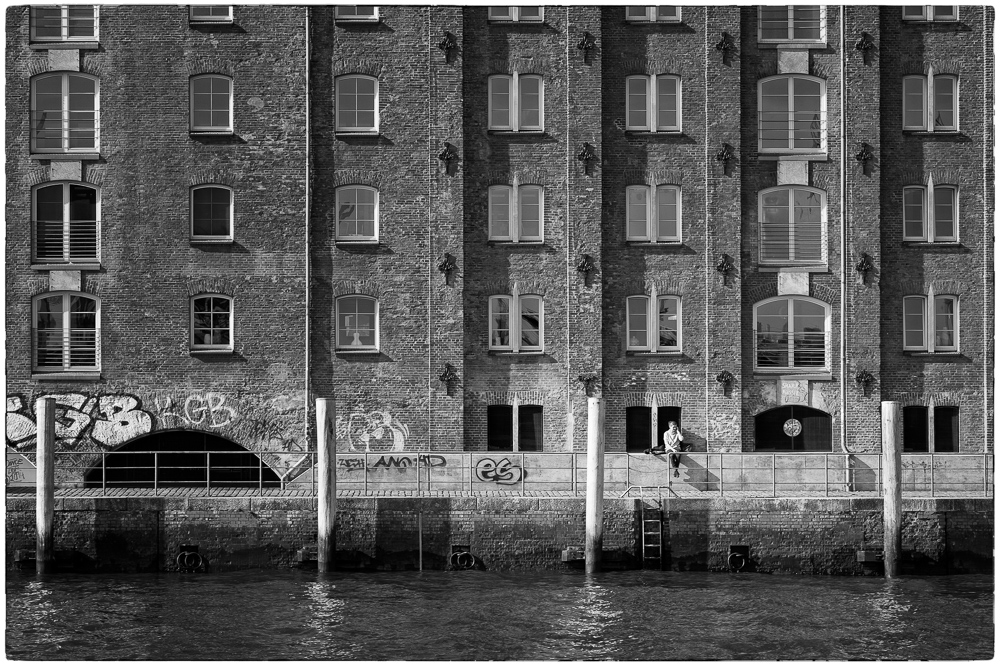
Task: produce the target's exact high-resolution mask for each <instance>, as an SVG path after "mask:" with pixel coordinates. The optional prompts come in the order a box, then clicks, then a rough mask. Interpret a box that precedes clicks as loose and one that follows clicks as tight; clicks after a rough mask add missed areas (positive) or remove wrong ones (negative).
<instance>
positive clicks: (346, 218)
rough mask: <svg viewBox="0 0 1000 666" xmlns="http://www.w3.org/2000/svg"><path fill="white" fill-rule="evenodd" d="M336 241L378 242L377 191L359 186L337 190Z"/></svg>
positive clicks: (346, 186)
mask: <svg viewBox="0 0 1000 666" xmlns="http://www.w3.org/2000/svg"><path fill="white" fill-rule="evenodd" d="M336 210H337V241H338V242H365V243H373V242H375V243H377V242H378V190H376V189H375V188H374V187H365V186H361V185H345V186H343V187H338V188H337V193H336Z"/></svg>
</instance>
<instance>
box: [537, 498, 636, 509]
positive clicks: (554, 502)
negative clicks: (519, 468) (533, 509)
mask: <svg viewBox="0 0 1000 666" xmlns="http://www.w3.org/2000/svg"><path fill="white" fill-rule="evenodd" d="M605 501H607V500H605ZM629 501H635V500H629ZM538 508H539V510H541V511H553V512H558V513H585V512H586V510H587V502H586V500H584V499H583V498H582V497H581V498H580V499H555V498H553V499H548V498H546V499H540V500H538Z"/></svg>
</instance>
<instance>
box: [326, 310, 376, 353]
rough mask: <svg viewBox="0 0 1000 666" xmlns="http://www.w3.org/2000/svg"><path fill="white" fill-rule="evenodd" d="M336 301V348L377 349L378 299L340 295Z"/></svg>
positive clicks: (368, 350) (352, 349)
mask: <svg viewBox="0 0 1000 666" xmlns="http://www.w3.org/2000/svg"><path fill="white" fill-rule="evenodd" d="M336 303H337V308H336V309H337V313H336V315H337V349H338V350H342V351H365V352H370V351H377V350H378V346H379V338H378V301H377V300H375V299H374V298H371V297H368V296H341V297H340V298H338V299H337V301H336Z"/></svg>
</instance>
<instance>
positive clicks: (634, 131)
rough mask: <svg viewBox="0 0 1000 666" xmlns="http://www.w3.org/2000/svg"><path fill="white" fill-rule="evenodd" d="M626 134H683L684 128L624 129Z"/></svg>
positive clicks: (674, 135)
mask: <svg viewBox="0 0 1000 666" xmlns="http://www.w3.org/2000/svg"><path fill="white" fill-rule="evenodd" d="M625 135H626V136H651V137H652V136H662V137H668V136H673V137H676V136H684V130H679V129H678V130H649V129H626V130H625Z"/></svg>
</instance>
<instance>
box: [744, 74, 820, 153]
mask: <svg viewBox="0 0 1000 666" xmlns="http://www.w3.org/2000/svg"><path fill="white" fill-rule="evenodd" d="M757 111H758V116H759V117H758V123H759V127H758V129H759V135H758V136H759V144H758V147H759V150H760V152H762V153H774V154H799V153H810V154H815V153H826V81H824V80H823V79H821V78H818V77H815V76H808V75H806V74H779V75H778V76H771V77H768V78H766V79H761V80H760V82H759V83H758V84H757Z"/></svg>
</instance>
